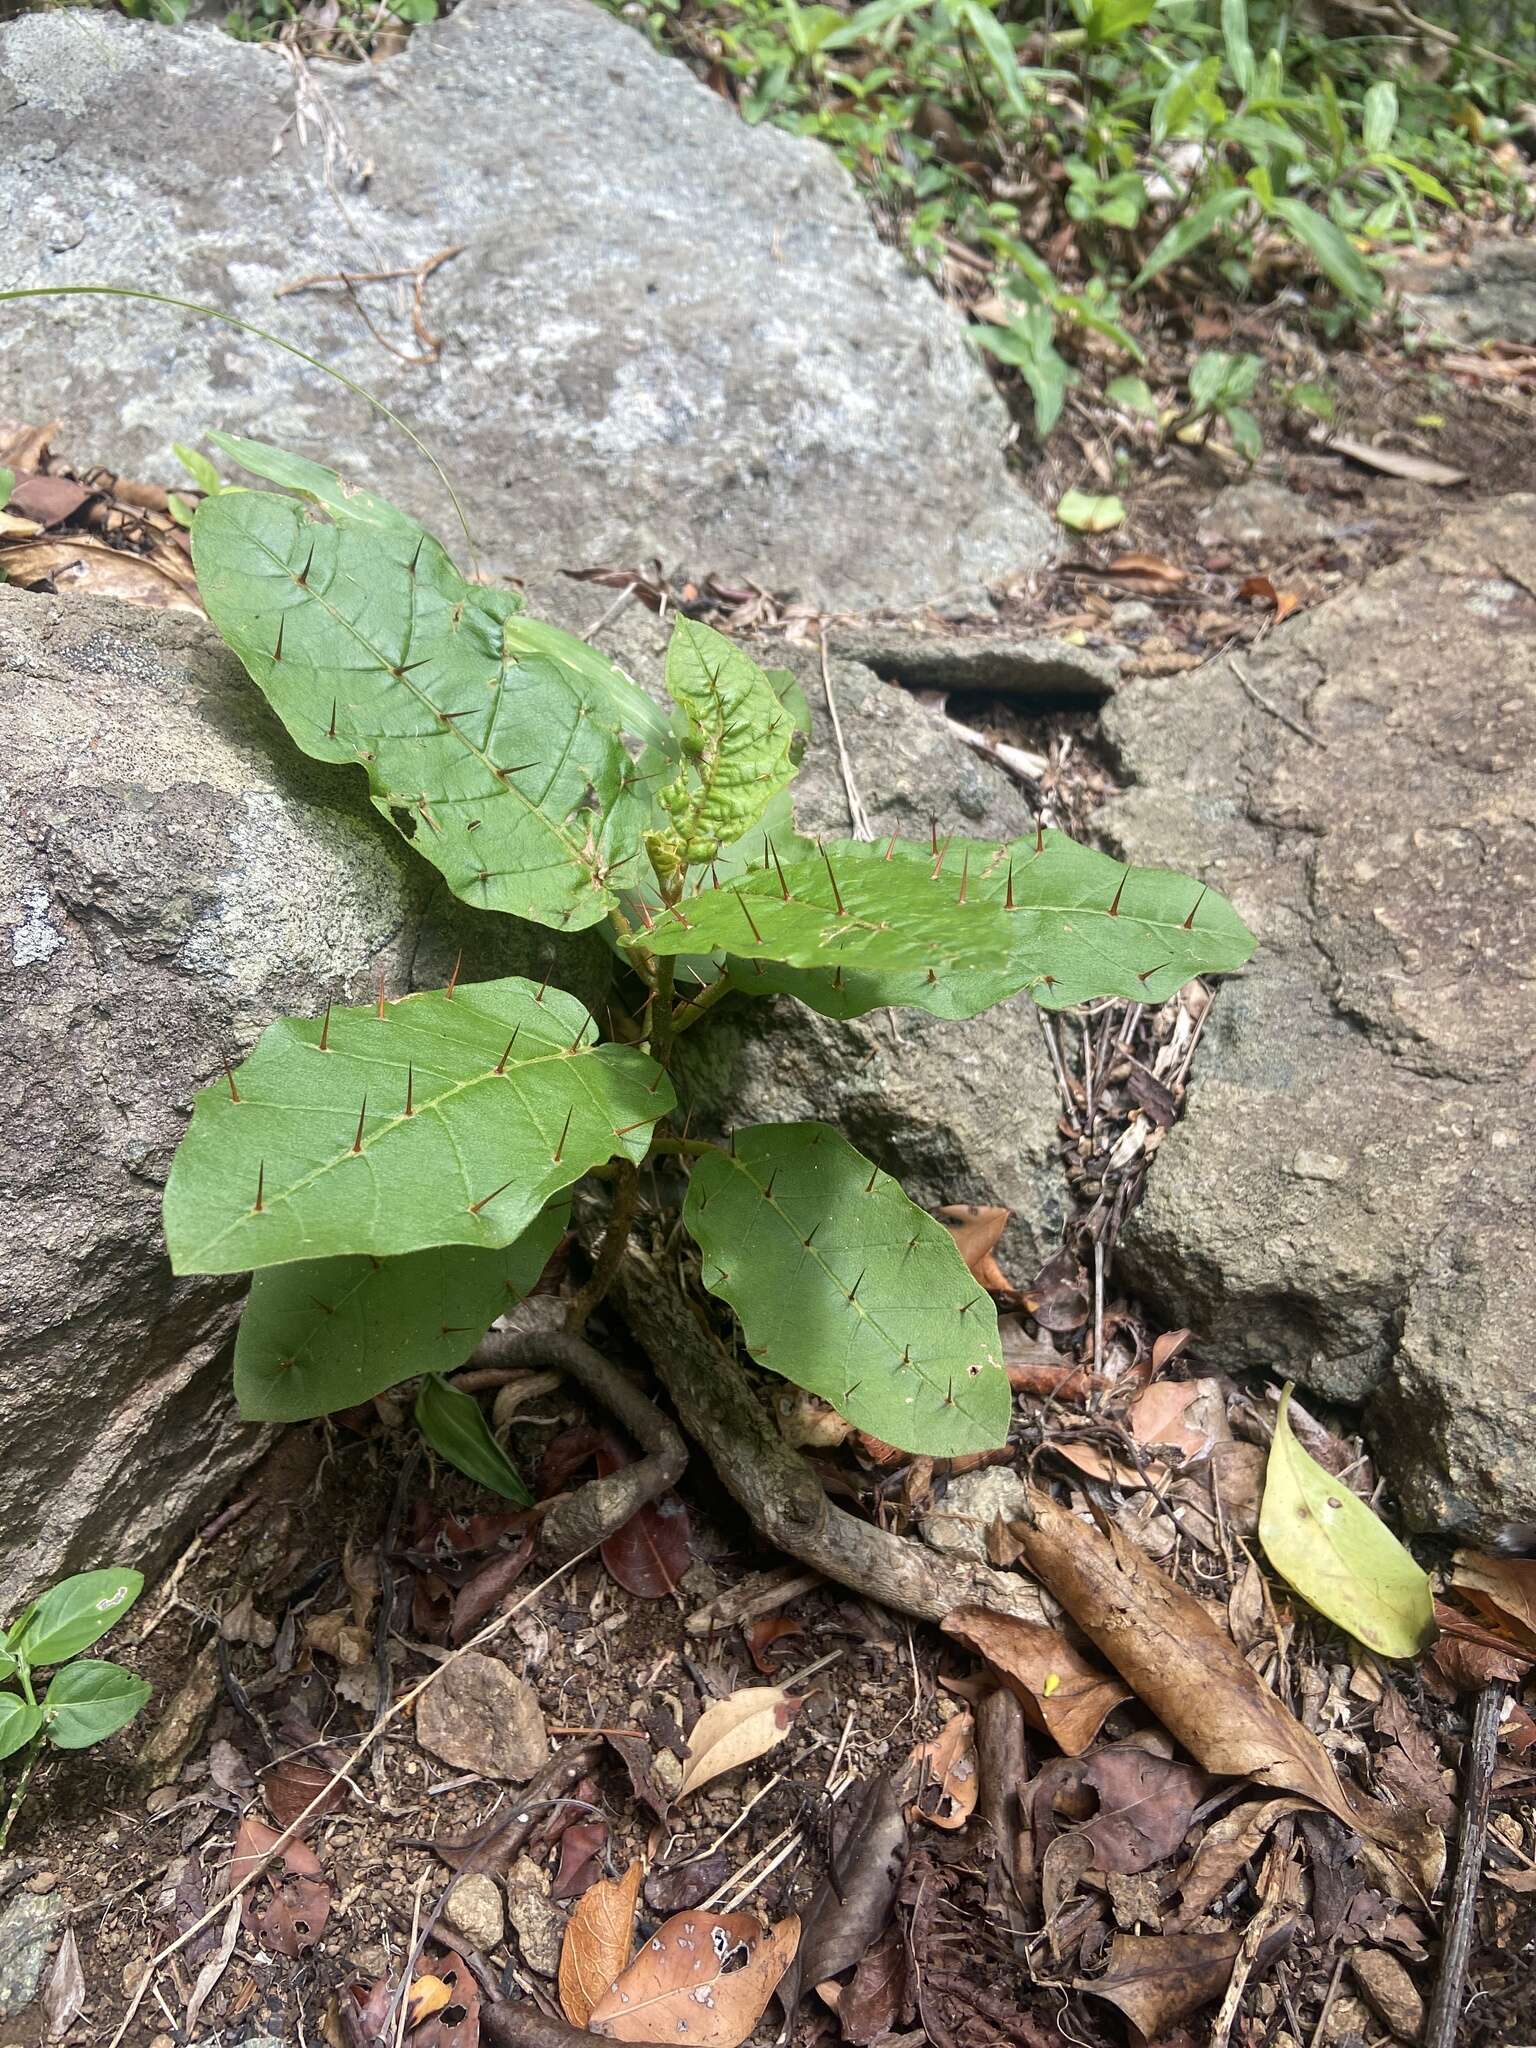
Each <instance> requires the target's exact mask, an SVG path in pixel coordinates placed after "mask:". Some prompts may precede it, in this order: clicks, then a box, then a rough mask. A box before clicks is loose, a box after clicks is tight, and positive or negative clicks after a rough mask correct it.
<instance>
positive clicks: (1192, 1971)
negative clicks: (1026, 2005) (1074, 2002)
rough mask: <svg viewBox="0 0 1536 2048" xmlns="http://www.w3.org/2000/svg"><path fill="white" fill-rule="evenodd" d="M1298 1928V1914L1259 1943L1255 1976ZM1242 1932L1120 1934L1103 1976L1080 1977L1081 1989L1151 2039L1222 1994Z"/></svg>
mask: <svg viewBox="0 0 1536 2048" xmlns="http://www.w3.org/2000/svg"><path fill="white" fill-rule="evenodd" d="M1295 1930H1296V1921H1295V1917H1294V1915H1293V1916H1291V1917H1289V1918H1287V1919H1286V1920H1284V1921H1283V1922H1281V1923H1280V1924H1279V1925H1278V1926H1276V1927H1274V1928H1272V1929H1271V1931H1270V1932H1269V1934H1267V1935H1266V1936H1265V1937H1264V1939H1263V1940H1262V1941H1261V1942H1260V1944H1259V1950H1258V1955H1257V1957H1256V1958H1255V1962H1254V1970H1253V1974H1254V1975H1255V1976H1257V1975H1258V1974H1260V1972H1262V1971H1263V1970H1265V1969H1266V1968H1267V1967H1268V1966H1269V1964H1270V1963H1271V1962H1273V1961H1274V1959H1275V1957H1276V1956H1278V1955H1279V1954H1280V1952H1281V1951H1282V1950H1283V1949H1284V1948H1285V1947H1286V1946H1287V1944H1288V1943H1289V1942H1290V1940H1291V1937H1292V1935H1293V1934H1294V1933H1295ZM1240 1945H1241V1937H1240V1936H1238V1935H1236V1934H1117V1935H1116V1936H1115V1938H1114V1940H1113V1941H1112V1942H1111V1943H1110V1949H1109V1968H1108V1969H1107V1970H1106V1971H1105V1972H1104V1974H1103V1976H1102V1977H1079V1978H1078V1979H1077V1982H1076V1986H1075V1988H1076V1989H1077V1990H1079V1991H1088V1992H1091V1993H1092V1994H1093V1996H1094V1997H1095V1998H1104V1999H1107V2000H1108V2001H1109V2003H1110V2004H1111V2005H1113V2006H1115V2007H1116V2008H1117V2009H1118V2010H1119V2011H1120V2012H1123V2013H1124V2014H1125V2016H1126V2018H1127V2019H1128V2020H1129V2021H1130V2022H1131V2024H1132V2026H1134V2027H1136V2028H1137V2029H1138V2030H1139V2031H1140V2033H1142V2034H1143V2035H1144V2036H1145V2037H1146V2038H1147V2039H1148V2040H1153V2039H1155V2038H1156V2037H1157V2036H1158V2035H1160V2034H1164V2033H1166V2032H1167V2031H1168V2030H1169V2029H1170V2028H1171V2027H1174V2026H1176V2025H1177V2024H1178V2023H1179V2021H1180V2020H1183V2019H1187V2018H1188V2017H1189V2015H1190V2014H1191V2013H1194V2012H1198V2011H1199V2010H1200V2008H1201V2006H1202V2005H1210V2004H1211V2003H1212V2001H1213V2000H1215V1999H1218V1998H1220V1996H1221V1995H1222V1993H1223V1992H1224V1991H1225V1990H1226V1988H1227V1985H1228V1983H1229V1982H1230V1980H1231V1976H1232V1965H1233V1963H1234V1962H1235V1961H1236V1960H1237V1952H1238V1949H1239V1947H1240Z"/></svg>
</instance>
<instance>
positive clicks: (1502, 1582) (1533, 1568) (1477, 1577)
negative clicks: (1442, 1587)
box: [1451, 1550, 1536, 1655]
mask: <svg viewBox="0 0 1536 2048" xmlns="http://www.w3.org/2000/svg"><path fill="white" fill-rule="evenodd" d="M1451 1584H1452V1585H1453V1586H1454V1587H1455V1588H1456V1590H1457V1592H1458V1593H1465V1594H1466V1596H1467V1598H1468V1599H1469V1600H1470V1601H1471V1603H1472V1605H1473V1606H1474V1607H1476V1608H1477V1609H1478V1611H1479V1612H1480V1613H1481V1614H1483V1615H1484V1616H1485V1617H1486V1618H1487V1619H1488V1620H1490V1621H1492V1622H1493V1623H1494V1624H1495V1625H1496V1626H1498V1627H1504V1628H1509V1629H1510V1633H1511V1635H1512V1637H1513V1638H1514V1640H1515V1641H1516V1642H1518V1643H1519V1644H1520V1646H1521V1647H1522V1648H1523V1649H1525V1650H1528V1651H1529V1652H1531V1653H1532V1654H1533V1655H1536V1558H1532V1557H1489V1556H1487V1555H1485V1554H1484V1553H1483V1552H1482V1551H1478V1550H1458V1551H1457V1553H1456V1561H1455V1564H1454V1565H1453V1567H1452V1570H1451ZM1511 1625H1512V1626H1511Z"/></svg>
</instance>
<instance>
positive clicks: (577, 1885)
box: [549, 1787, 608, 1899]
mask: <svg viewBox="0 0 1536 2048" xmlns="http://www.w3.org/2000/svg"><path fill="white" fill-rule="evenodd" d="M591 1789H595V1788H592V1787H589V1790H591ZM607 1845H608V1823H607V1821H605V1820H586V1821H577V1822H576V1823H575V1824H574V1826H572V1827H568V1828H566V1829H565V1830H564V1831H563V1833H562V1834H561V1836H560V1867H559V1869H558V1870H557V1871H556V1872H555V1880H554V1883H553V1884H552V1885H551V1886H550V1888H549V1896H550V1897H551V1898H552V1899H579V1898H580V1897H581V1896H582V1895H583V1893H584V1892H586V1891H588V1890H590V1888H591V1886H592V1884H593V1882H594V1881H595V1879H596V1878H597V1876H598V1873H599V1871H600V1870H601V1868H602V1855H603V1850H604V1849H605V1848H606V1847H607Z"/></svg>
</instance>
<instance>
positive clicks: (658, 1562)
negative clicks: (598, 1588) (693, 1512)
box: [597, 1436, 693, 1600]
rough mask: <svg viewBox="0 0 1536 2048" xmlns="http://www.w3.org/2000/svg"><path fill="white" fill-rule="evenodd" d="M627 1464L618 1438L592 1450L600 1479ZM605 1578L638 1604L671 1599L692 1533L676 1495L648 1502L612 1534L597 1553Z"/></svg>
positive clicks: (688, 1560) (689, 1555)
mask: <svg viewBox="0 0 1536 2048" xmlns="http://www.w3.org/2000/svg"><path fill="white" fill-rule="evenodd" d="M629 1462H630V1460H629V1454H628V1452H627V1451H626V1450H625V1449H624V1447H623V1445H622V1444H620V1443H619V1441H618V1440H617V1438H615V1437H611V1436H604V1437H603V1438H602V1440H601V1441H600V1442H599V1444H598V1446H597V1470H598V1476H599V1477H600V1478H604V1479H606V1478H607V1477H608V1475H609V1474H610V1473H613V1472H618V1471H620V1470H621V1469H622V1468H623V1467H624V1466H625V1465H627V1464H628V1463H629ZM599 1554H600V1556H601V1557H602V1560H603V1563H604V1564H605V1565H606V1566H607V1568H608V1573H609V1576H610V1577H611V1578H613V1579H615V1580H616V1581H617V1582H618V1584H619V1585H621V1586H622V1587H623V1588H624V1590H625V1592H626V1593H632V1594H633V1595H634V1596H635V1598H636V1599H637V1600H661V1599H664V1598H665V1597H666V1596H667V1595H668V1594H669V1593H675V1592H676V1591H677V1588H678V1583H679V1581H680V1580H681V1579H683V1578H685V1577H686V1576H687V1573H688V1571H689V1569H690V1567H691V1566H692V1564H693V1530H692V1526H691V1524H690V1523H689V1520H688V1510H687V1508H685V1507H684V1505H683V1503H682V1502H681V1500H679V1498H678V1497H677V1495H676V1494H675V1493H668V1494H664V1495H663V1496H662V1498H661V1499H660V1500H657V1501H647V1502H646V1504H645V1506H644V1507H642V1508H639V1509H637V1510H636V1512H635V1513H634V1514H632V1515H631V1516H630V1518H629V1520H628V1521H627V1522H626V1523H625V1524H624V1525H623V1527H622V1528H619V1529H615V1531H614V1532H613V1534H612V1535H611V1536H610V1537H609V1538H608V1541H607V1542H606V1543H605V1544H604V1545H603V1547H602V1550H601V1552H600V1553H599Z"/></svg>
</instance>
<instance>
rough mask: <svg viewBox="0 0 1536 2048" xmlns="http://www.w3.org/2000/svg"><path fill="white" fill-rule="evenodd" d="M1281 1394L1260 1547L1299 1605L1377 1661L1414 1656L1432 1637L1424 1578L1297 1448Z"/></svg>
mask: <svg viewBox="0 0 1536 2048" xmlns="http://www.w3.org/2000/svg"><path fill="white" fill-rule="evenodd" d="M1290 1401H1291V1390H1290V1388H1289V1386H1287V1387H1286V1389H1285V1391H1284V1393H1283V1394H1282V1395H1281V1397H1280V1411H1279V1413H1278V1415H1277V1416H1276V1417H1275V1436H1274V1441H1273V1443H1272V1444H1271V1445H1270V1447H1269V1464H1268V1467H1267V1469H1266V1471H1265V1475H1264V1505H1263V1507H1262V1509H1261V1511H1260V1514H1259V1541H1260V1542H1261V1543H1262V1544H1263V1545H1264V1554H1265V1556H1266V1557H1267V1558H1268V1559H1269V1561H1270V1563H1271V1564H1272V1565H1273V1566H1274V1568H1275V1570H1276V1571H1277V1572H1278V1573H1279V1574H1280V1576H1281V1578H1282V1579H1284V1580H1285V1582H1286V1584H1287V1585H1288V1586H1290V1587H1291V1588H1292V1589H1293V1590H1294V1591H1296V1592H1297V1593H1299V1594H1300V1595H1301V1597H1302V1599H1303V1600H1305V1601H1307V1602H1308V1603H1309V1604H1310V1605H1311V1606H1313V1607H1315V1608H1316V1609H1317V1611H1318V1612H1319V1614H1326V1615H1327V1617H1328V1619H1329V1620H1330V1621H1332V1622H1337V1624H1338V1626H1339V1627H1340V1628H1342V1629H1346V1630H1347V1631H1348V1632H1349V1634H1350V1635H1352V1636H1354V1637H1356V1638H1357V1639H1358V1640H1359V1641H1360V1642H1362V1643H1364V1644H1365V1646H1366V1647H1367V1649H1371V1650H1375V1651H1377V1652H1378V1653H1379V1654H1380V1655H1381V1656H1383V1657H1416V1656H1417V1655H1418V1653H1419V1652H1420V1650H1422V1649H1424V1648H1426V1647H1427V1646H1428V1644H1429V1643H1431V1642H1432V1641H1433V1640H1434V1635H1435V1602H1434V1592H1433V1589H1432V1587H1431V1585H1430V1580H1429V1574H1428V1573H1427V1572H1425V1571H1422V1570H1421V1569H1420V1568H1419V1566H1418V1565H1416V1564H1415V1563H1414V1561H1413V1558H1412V1556H1411V1555H1410V1554H1409V1552H1408V1551H1406V1550H1405V1549H1404V1548H1403V1546H1402V1544H1401V1543H1399V1542H1398V1540H1397V1538H1396V1537H1395V1536H1394V1535H1393V1534H1392V1532H1391V1531H1390V1530H1389V1529H1388V1528H1387V1527H1386V1525H1385V1523H1383V1522H1379V1521H1378V1520H1377V1519H1376V1517H1375V1516H1374V1515H1373V1514H1372V1513H1371V1511H1370V1509H1369V1508H1368V1507H1367V1506H1366V1504H1365V1502H1364V1501H1363V1500H1361V1499H1360V1498H1359V1497H1358V1495H1356V1494H1353V1493H1351V1492H1350V1490H1349V1488H1348V1487H1347V1486H1345V1485H1344V1484H1343V1482H1342V1481H1341V1480H1339V1479H1336V1478H1335V1477H1334V1475H1333V1474H1332V1473H1331V1472H1329V1471H1326V1470H1325V1469H1324V1467H1323V1466H1321V1465H1319V1464H1318V1462H1317V1460H1316V1459H1315V1458H1313V1457H1311V1456H1309V1455H1308V1453H1307V1452H1306V1451H1304V1450H1303V1449H1302V1447H1301V1445H1300V1444H1299V1443H1298V1442H1297V1441H1296V1435H1295V1432H1294V1431H1293V1430H1292V1428H1291V1423H1290V1417H1289V1416H1288V1415H1287V1413H1286V1410H1287V1409H1288V1408H1289V1406H1290Z"/></svg>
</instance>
